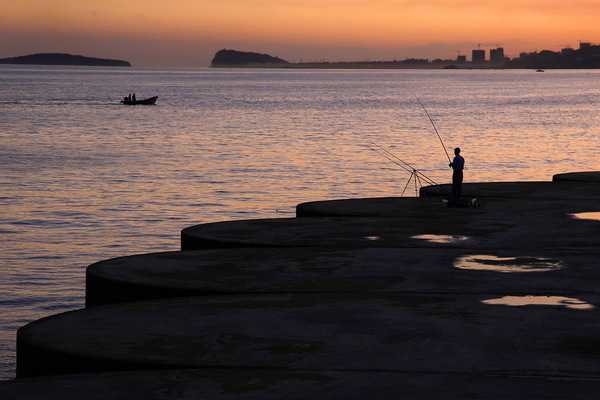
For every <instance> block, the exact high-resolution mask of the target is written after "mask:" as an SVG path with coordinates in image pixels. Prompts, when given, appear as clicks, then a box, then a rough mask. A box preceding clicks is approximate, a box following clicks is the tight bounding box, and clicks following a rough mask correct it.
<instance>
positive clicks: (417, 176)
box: [369, 143, 437, 197]
mask: <svg viewBox="0 0 600 400" xmlns="http://www.w3.org/2000/svg"><path fill="white" fill-rule="evenodd" d="M372 146H376V147H378V149H377V148H375V147H369V149H370V150H373V151H374V152H377V153H378V154H380V155H382V156H384V157H385V158H387V159H388V160H389V161H391V162H393V163H394V164H396V165H397V166H399V167H400V168H402V169H403V170H404V171H406V172H409V173H410V176H409V177H408V180H407V181H406V184H405V185H404V188H403V189H402V193H401V194H400V197H402V196H404V193H406V189H408V186H409V185H410V182H411V181H413V182H414V184H415V197H419V188H420V187H423V182H422V180H423V181H425V183H427V184H430V185H437V183H436V182H435V181H434V180H433V179H431V178H429V177H428V176H427V175H425V174H423V173H422V172H420V171H419V170H417V169H416V168H414V167H413V166H412V165H410V164H409V163H407V162H406V161H404V160H401V159H400V158H398V157H397V156H396V155H395V154H394V153H392V152H391V151H389V150H387V149H385V148H383V147H382V146H379V145H377V144H375V143H373V144H372ZM379 151H382V152H379ZM394 158H396V159H394Z"/></svg>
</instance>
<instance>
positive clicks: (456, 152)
mask: <svg viewBox="0 0 600 400" xmlns="http://www.w3.org/2000/svg"><path fill="white" fill-rule="evenodd" d="M454 154H455V155H459V154H460V147H457V148H455V149H454Z"/></svg>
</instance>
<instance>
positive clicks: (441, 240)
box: [411, 234, 469, 244]
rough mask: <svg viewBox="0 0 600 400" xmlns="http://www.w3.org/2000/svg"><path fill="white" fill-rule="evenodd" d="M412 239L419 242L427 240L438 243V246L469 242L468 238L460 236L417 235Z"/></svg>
mask: <svg viewBox="0 0 600 400" xmlns="http://www.w3.org/2000/svg"><path fill="white" fill-rule="evenodd" d="M411 239H417V240H425V241H427V242H429V243H437V244H452V243H459V242H464V241H465V240H468V239H469V237H468V236H460V235H429V234H427V235H416V236H411Z"/></svg>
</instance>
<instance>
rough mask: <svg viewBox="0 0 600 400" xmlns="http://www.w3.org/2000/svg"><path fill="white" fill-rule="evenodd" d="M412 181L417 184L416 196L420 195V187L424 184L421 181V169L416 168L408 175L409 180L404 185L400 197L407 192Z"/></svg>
mask: <svg viewBox="0 0 600 400" xmlns="http://www.w3.org/2000/svg"><path fill="white" fill-rule="evenodd" d="M411 181H412V182H414V184H415V197H419V189H420V188H421V187H423V184H422V182H421V178H419V170H417V169H414V168H413V170H412V172H411V173H410V176H409V177H408V181H406V185H404V189H403V190H402V194H401V195H400V197H402V196H404V193H405V192H406V189H408V186H409V185H410V182H411Z"/></svg>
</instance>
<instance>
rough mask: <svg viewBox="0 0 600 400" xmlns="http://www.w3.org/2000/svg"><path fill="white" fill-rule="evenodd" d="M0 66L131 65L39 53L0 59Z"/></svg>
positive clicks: (69, 55) (92, 58) (101, 59)
mask: <svg viewBox="0 0 600 400" xmlns="http://www.w3.org/2000/svg"><path fill="white" fill-rule="evenodd" d="M0 64H20V65H80V66H93V67H131V64H130V63H129V62H128V61H123V60H111V59H106V58H94V57H85V56H80V55H74V54H64V53H39V54H30V55H27V56H20V57H10V58H0Z"/></svg>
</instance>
